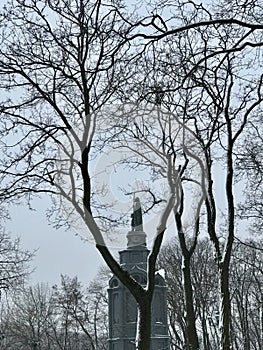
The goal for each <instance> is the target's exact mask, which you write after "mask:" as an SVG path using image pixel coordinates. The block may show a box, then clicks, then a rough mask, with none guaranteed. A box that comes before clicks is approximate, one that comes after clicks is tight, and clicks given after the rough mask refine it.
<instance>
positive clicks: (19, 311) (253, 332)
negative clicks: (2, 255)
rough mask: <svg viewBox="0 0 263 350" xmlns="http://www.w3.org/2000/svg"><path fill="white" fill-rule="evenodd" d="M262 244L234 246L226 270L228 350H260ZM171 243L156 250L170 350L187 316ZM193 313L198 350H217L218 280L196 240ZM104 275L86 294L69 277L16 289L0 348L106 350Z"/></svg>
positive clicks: (180, 340) (178, 258)
mask: <svg viewBox="0 0 263 350" xmlns="http://www.w3.org/2000/svg"><path fill="white" fill-rule="evenodd" d="M260 245H262V241H261V242H257V243H256V242H255V241H245V242H240V241H236V242H235V244H234V251H233V261H232V264H231V274H230V277H231V278H230V280H231V284H230V287H231V288H230V290H231V299H232V315H233V316H232V323H231V343H232V344H233V349H235V350H240V349H244V350H261V349H262V335H263V324H262V316H263V303H262V302H263V283H262V282H263V259H262V258H263V251H262V249H260V248H259V247H260ZM181 264H182V255H181V251H180V247H179V245H178V242H177V241H173V242H170V243H169V244H167V245H166V246H164V247H163V249H162V250H161V254H160V257H159V261H158V268H160V269H164V270H165V275H166V282H167V287H168V309H169V313H168V317H169V325H170V327H169V329H170V336H171V350H183V349H185V343H186V339H185V338H186V313H185V303H184V287H183V283H182V273H181ZM191 273H192V284H193V291H194V298H193V299H194V312H195V318H196V319H195V322H196V325H197V333H198V338H199V343H200V349H202V350H218V348H219V343H220V334H219V331H218V322H219V307H220V303H219V298H218V278H217V274H216V264H215V260H214V256H213V249H212V247H211V243H210V242H209V241H208V240H207V239H202V240H199V241H198V244H197V247H196V250H195V253H194V255H193V259H192V263H191ZM109 277H110V272H109V271H108V270H107V269H105V268H103V269H102V270H101V271H100V272H99V275H98V276H97V277H96V279H94V281H92V282H91V283H90V284H89V286H88V287H83V285H82V284H81V282H80V281H78V279H77V278H76V277H74V278H69V277H68V276H62V277H61V283H60V285H55V286H53V287H50V286H49V285H47V284H38V285H36V286H34V287H32V286H27V287H24V288H18V289H16V291H15V292H14V293H11V295H10V296H9V298H8V299H6V301H5V303H2V309H1V324H0V329H1V338H0V341H1V343H0V344H1V347H0V349H5V350H11V349H21V350H36V349H37V350H104V349H105V350H106V349H107V331H108V301H107V287H108V283H107V281H108V280H109Z"/></svg>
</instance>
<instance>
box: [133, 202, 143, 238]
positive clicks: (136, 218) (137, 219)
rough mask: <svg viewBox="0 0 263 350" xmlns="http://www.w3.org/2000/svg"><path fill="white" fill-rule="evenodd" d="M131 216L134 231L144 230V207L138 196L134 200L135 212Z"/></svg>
mask: <svg viewBox="0 0 263 350" xmlns="http://www.w3.org/2000/svg"><path fill="white" fill-rule="evenodd" d="M131 218H132V221H131V226H132V231H143V224H142V208H141V203H140V199H139V198H138V197H136V198H135V199H134V201H133V213H132V214H131Z"/></svg>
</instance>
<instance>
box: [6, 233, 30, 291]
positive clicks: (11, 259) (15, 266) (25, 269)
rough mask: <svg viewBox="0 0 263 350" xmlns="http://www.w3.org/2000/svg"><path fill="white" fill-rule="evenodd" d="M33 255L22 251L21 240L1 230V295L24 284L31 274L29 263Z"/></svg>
mask: <svg viewBox="0 0 263 350" xmlns="http://www.w3.org/2000/svg"><path fill="white" fill-rule="evenodd" d="M32 257H33V254H32V253H30V252H29V251H26V250H24V251H23V250H22V249H21V247H20V240H19V239H18V238H17V239H14V240H12V239H11V237H10V236H9V235H8V234H7V233H6V232H5V230H4V229H3V228H0V294H1V293H3V292H5V291H6V292H8V291H9V290H10V291H12V290H13V289H15V288H16V287H17V286H19V285H20V284H23V283H24V281H25V279H26V278H27V277H28V275H29V273H30V268H29V262H30V261H31V259H32Z"/></svg>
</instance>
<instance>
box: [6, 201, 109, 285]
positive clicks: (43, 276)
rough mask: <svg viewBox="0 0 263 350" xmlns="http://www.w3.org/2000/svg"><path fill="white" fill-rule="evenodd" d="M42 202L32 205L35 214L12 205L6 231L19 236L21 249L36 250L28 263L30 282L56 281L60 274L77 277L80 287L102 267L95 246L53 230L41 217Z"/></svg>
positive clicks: (70, 232) (51, 282) (43, 204)
mask: <svg viewBox="0 0 263 350" xmlns="http://www.w3.org/2000/svg"><path fill="white" fill-rule="evenodd" d="M45 204H47V203H45V200H41V199H40V200H38V201H35V202H34V205H35V207H36V211H30V210H29V209H27V208H26V207H23V206H16V207H13V208H12V210H11V221H9V222H7V225H6V227H7V229H8V230H9V232H10V233H11V235H12V237H20V239H21V245H22V247H23V248H24V249H28V250H30V251H34V250H36V249H37V251H36V255H35V258H34V259H33V261H32V264H31V265H32V267H33V268H34V269H35V270H34V272H33V273H32V275H31V277H30V281H29V282H30V283H31V284H35V283H37V282H49V283H50V284H51V285H53V284H55V283H59V282H60V275H61V274H67V275H69V276H71V277H73V276H76V275H77V276H78V277H79V279H80V280H81V281H82V283H83V284H87V283H88V282H89V281H90V280H91V279H92V278H94V277H95V275H96V273H97V271H98V268H99V267H100V266H101V265H102V263H103V262H102V259H101V258H100V256H99V254H98V252H97V251H96V249H95V246H94V245H93V244H92V243H90V242H84V241H82V240H81V239H80V238H79V237H77V236H76V235H75V234H74V232H72V231H70V230H69V231H65V230H64V229H59V230H55V229H54V228H52V226H50V225H48V223H47V219H46V217H45Z"/></svg>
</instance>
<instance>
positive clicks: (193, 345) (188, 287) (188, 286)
mask: <svg viewBox="0 0 263 350" xmlns="http://www.w3.org/2000/svg"><path fill="white" fill-rule="evenodd" d="M182 271H183V285H184V295H185V308H186V341H187V343H186V350H198V349H199V341H198V336H197V332H196V326H195V312H194V306H193V305H194V303H193V289H192V282H191V271H190V259H186V258H185V257H183V268H182Z"/></svg>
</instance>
